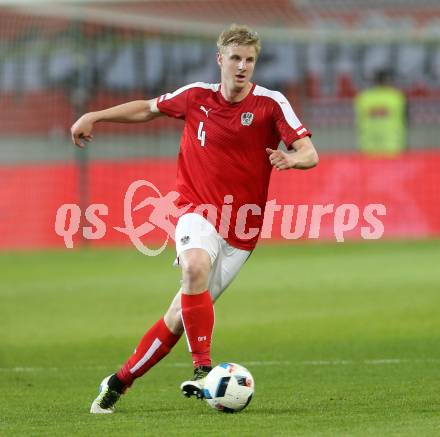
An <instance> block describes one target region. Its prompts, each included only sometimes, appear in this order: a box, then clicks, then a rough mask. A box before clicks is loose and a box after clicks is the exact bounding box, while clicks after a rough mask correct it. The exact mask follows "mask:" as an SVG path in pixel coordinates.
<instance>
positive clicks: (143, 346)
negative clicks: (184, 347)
mask: <svg viewBox="0 0 440 437" xmlns="http://www.w3.org/2000/svg"><path fill="white" fill-rule="evenodd" d="M179 338H180V335H174V334H173V333H172V332H171V331H170V330H169V329H168V327H167V325H166V324H165V322H164V320H163V319H160V320H158V321H157V322H156V323H155V324H154V325H153V326H152V327H151V328H150V329H149V330H148V331H147V332H146V333H145V334H144V336H143V337H142V339H141V341H140V343H139V345H138V347H137V348H136V350H135V351H134V353H133V355H132V356H131V357H130V358H129V359H128V360H127V362H126V363H125V364H124V365H123V366H122V367H121V369H120V370H119V372H118V373H117V377H118V379H119V380H120V381H121V382H123V383H124V384H126V385H127V386H130V385H131V384H133V381H134V380H135V379H136V378H139V377H140V376H142V375H143V374H144V373H145V372H146V371H147V370H149V369H151V367H153V366H154V365H155V364H156V363H158V362H159V361H160V360H161V359H162V358H163V357H165V356H166V355H168V353H169V352H170V351H171V349H172V348H173V346H174V345H175V344H176V343H177V341H178V340H179Z"/></svg>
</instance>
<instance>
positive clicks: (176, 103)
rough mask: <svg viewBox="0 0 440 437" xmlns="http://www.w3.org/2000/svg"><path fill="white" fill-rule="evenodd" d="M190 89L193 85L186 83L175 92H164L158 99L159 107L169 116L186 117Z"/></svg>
mask: <svg viewBox="0 0 440 437" xmlns="http://www.w3.org/2000/svg"><path fill="white" fill-rule="evenodd" d="M190 91H191V85H186V86H184V87H182V88H179V89H178V90H176V91H174V92H173V93H167V94H162V95H161V96H159V97H158V98H157V100H156V103H157V108H158V109H159V111H160V112H161V113H162V114H166V115H168V116H169V117H174V118H181V119H185V116H186V112H187V108H188V94H189V93H190Z"/></svg>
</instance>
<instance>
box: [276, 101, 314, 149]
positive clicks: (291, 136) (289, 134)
mask: <svg viewBox="0 0 440 437" xmlns="http://www.w3.org/2000/svg"><path fill="white" fill-rule="evenodd" d="M274 105H275V109H274V121H275V128H276V131H277V133H278V135H279V137H280V139H281V140H283V141H284V144H285V145H286V147H287V148H288V149H289V150H291V149H292V148H293V147H292V143H293V142H294V141H296V140H299V139H300V138H304V137H307V136H308V137H311V136H312V134H311V132H310V131H309V130H308V129H307V128H306V127H304V125H303V124H302V123H301V121H300V120H299V119H298V117H297V116H296V114H295V112H294V111H293V109H292V106H291V105H290V103H289V102H288V101H287V99H286V98H285V97H284V96H283V95H282V94H281V93H279V98H277V99H276V101H275V102H274Z"/></svg>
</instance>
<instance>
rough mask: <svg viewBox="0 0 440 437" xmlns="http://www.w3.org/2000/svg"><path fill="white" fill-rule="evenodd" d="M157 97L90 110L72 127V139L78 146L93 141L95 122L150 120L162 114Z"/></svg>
mask: <svg viewBox="0 0 440 437" xmlns="http://www.w3.org/2000/svg"><path fill="white" fill-rule="evenodd" d="M156 100H157V99H152V100H135V101H132V102H128V103H123V104H122V105H117V106H113V107H111V108H107V109H104V110H102V111H95V112H88V113H87V114H84V115H83V116H82V117H80V118H79V119H78V120H77V121H76V122H75V123H74V124H73V126H72V127H71V129H70V132H71V134H72V141H73V143H74V144H75V145H76V146H78V147H84V146H85V144H84V143H83V140H84V141H87V142H89V141H91V140H92V138H93V135H92V131H93V126H94V124H95V123H97V122H99V121H113V122H118V123H140V122H143V121H150V120H153V119H154V118H156V117H159V116H161V115H165V114H162V113H161V112H160V111H159V109H158V108H157V103H156Z"/></svg>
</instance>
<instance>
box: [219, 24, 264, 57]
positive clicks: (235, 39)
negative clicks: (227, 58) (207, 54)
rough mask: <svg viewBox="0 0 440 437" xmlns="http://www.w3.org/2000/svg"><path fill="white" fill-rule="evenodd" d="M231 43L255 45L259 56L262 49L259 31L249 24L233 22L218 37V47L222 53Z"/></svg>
mask: <svg viewBox="0 0 440 437" xmlns="http://www.w3.org/2000/svg"><path fill="white" fill-rule="evenodd" d="M230 45H240V46H254V47H255V52H256V54H257V58H258V55H259V53H260V50H261V42H260V37H259V36H258V33H257V32H255V31H254V30H252V29H250V28H249V27H247V26H240V25H238V24H232V25H231V27H230V28H229V29H227V30H224V31H223V32H222V33H221V34H220V36H219V37H218V40H217V49H218V51H219V52H220V53H223V52H224V49H225V48H226V47H227V46H230Z"/></svg>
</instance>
